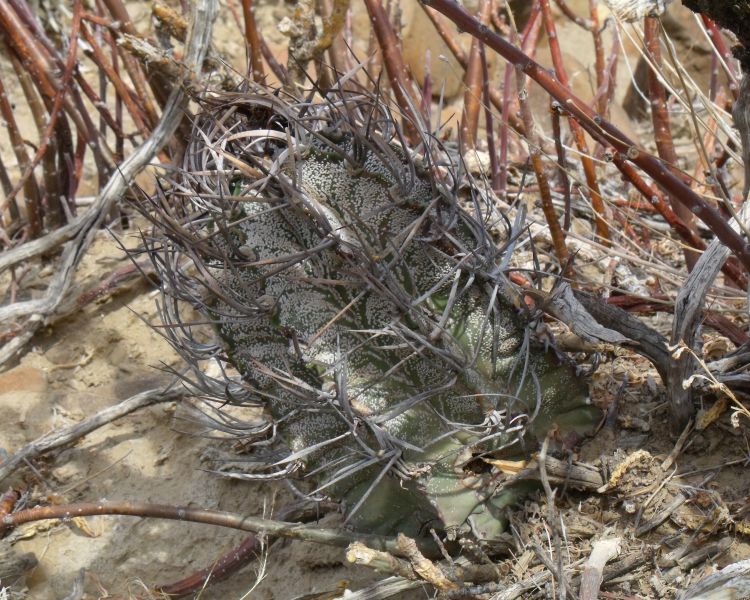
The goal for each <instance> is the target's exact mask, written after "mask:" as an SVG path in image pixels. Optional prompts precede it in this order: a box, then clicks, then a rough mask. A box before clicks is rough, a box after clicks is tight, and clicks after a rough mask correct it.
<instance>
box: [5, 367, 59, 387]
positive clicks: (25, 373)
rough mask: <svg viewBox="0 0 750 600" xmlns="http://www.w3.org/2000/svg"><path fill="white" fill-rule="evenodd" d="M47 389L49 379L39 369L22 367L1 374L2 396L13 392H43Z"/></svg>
mask: <svg viewBox="0 0 750 600" xmlns="http://www.w3.org/2000/svg"><path fill="white" fill-rule="evenodd" d="M46 389H47V377H46V375H45V374H44V373H43V372H42V371H40V370H39V369H35V368H34V367H28V366H26V365H20V366H18V367H16V368H15V369H11V370H10V371H6V372H5V373H0V394H9V393H11V392H43V391H45V390H46Z"/></svg>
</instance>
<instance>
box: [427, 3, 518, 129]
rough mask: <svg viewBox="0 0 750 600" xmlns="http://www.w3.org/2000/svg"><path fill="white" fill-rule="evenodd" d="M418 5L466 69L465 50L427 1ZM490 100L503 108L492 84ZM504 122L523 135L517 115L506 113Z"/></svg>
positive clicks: (499, 96) (497, 107)
mask: <svg viewBox="0 0 750 600" xmlns="http://www.w3.org/2000/svg"><path fill="white" fill-rule="evenodd" d="M420 6H422V10H424V13H425V14H426V15H427V17H428V18H429V19H430V21H432V24H433V25H434V26H435V31H437V32H438V34H439V35H440V37H441V38H442V40H443V42H445V45H446V46H448V49H449V50H450V51H451V54H453V57H454V58H455V59H456V61H458V64H460V65H461V67H462V68H463V69H464V70H466V69H467V68H468V66H469V58H468V57H467V56H466V52H464V51H463V48H461V45H460V44H459V43H458V40H456V38H455V37H454V36H453V34H452V33H451V32H450V31H449V30H448V28H447V27H446V25H445V23H444V22H443V21H442V19H441V18H440V16H439V15H437V14H436V13H435V12H433V11H431V10H430V9H429V8H427V3H420ZM490 101H491V102H492V105H493V106H494V107H495V108H496V109H497V110H499V111H502V110H503V106H504V102H503V96H501V95H500V93H499V92H498V91H497V90H496V89H495V88H494V86H493V87H490ZM506 122H507V123H508V124H509V125H510V126H511V127H512V128H513V129H515V130H516V131H518V132H519V133H521V134H522V135H523V131H524V129H523V123H522V121H521V119H520V118H519V117H518V116H517V115H515V114H514V113H512V112H510V113H508V115H507V119H506Z"/></svg>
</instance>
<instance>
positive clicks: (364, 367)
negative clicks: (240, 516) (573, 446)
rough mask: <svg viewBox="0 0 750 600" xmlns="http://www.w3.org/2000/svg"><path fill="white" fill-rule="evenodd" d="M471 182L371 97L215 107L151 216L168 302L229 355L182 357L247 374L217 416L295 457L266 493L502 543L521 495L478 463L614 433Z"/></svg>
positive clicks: (192, 350)
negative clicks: (537, 320)
mask: <svg viewBox="0 0 750 600" xmlns="http://www.w3.org/2000/svg"><path fill="white" fill-rule="evenodd" d="M460 172H461V170H460V168H459V165H457V164H456V165H454V164H451V162H450V154H449V153H448V152H446V151H445V149H444V148H441V147H440V146H439V145H438V144H437V142H436V141H435V140H434V139H432V138H430V137H429V136H427V135H424V139H423V142H422V143H421V144H419V145H418V146H416V147H413V148H408V147H406V143H405V142H404V141H403V138H402V137H401V136H400V135H398V131H397V129H396V128H395V126H394V121H393V119H392V116H391V115H390V114H389V112H388V110H387V109H385V108H384V107H383V106H381V105H379V104H378V103H377V102H376V101H375V99H373V98H370V97H368V96H366V95H356V94H351V93H342V94H339V95H337V96H336V97H329V98H327V99H325V100H319V101H317V102H312V101H308V102H296V101H293V100H283V99H282V98H281V97H279V96H277V95H274V94H272V93H270V92H263V91H258V92H256V93H253V94H242V95H240V94H238V95H234V96H222V97H221V98H219V99H217V98H214V99H211V100H207V101H206V104H205V105H204V113H203V115H202V116H201V117H200V118H199V119H198V121H197V125H196V129H195V132H194V136H193V139H192V141H191V144H190V145H189V148H188V150H187V155H186V159H185V167H184V169H183V170H182V172H180V173H179V174H178V175H177V177H175V178H174V179H173V181H172V182H171V184H170V188H169V192H168V193H165V194H164V195H163V196H162V197H161V199H158V200H154V201H153V202H152V204H151V206H152V209H153V210H152V217H153V219H154V222H155V223H156V224H157V236H156V237H155V238H154V241H153V242H152V244H151V251H152V256H154V257H155V263H156V264H157V266H158V267H159V270H160V271H161V273H162V279H163V281H165V291H166V293H167V295H168V296H170V297H171V298H176V299H180V300H187V301H189V302H191V303H192V304H193V306H195V307H196V308H197V309H198V310H199V311H200V312H201V313H202V314H203V315H204V316H205V317H206V318H207V319H208V320H209V321H210V322H211V323H212V324H213V326H214V328H215V333H216V336H217V338H218V340H219V341H218V343H217V344H216V345H211V344H208V343H205V341H204V342H203V343H198V342H196V341H195V340H194V339H193V340H189V337H190V336H189V335H187V334H185V335H182V337H180V335H178V334H177V333H174V334H173V338H174V340H175V343H176V344H177V345H178V346H179V347H180V348H181V350H183V352H184V353H185V354H187V355H188V357H189V358H190V359H191V360H192V362H193V363H194V364H198V361H196V359H201V358H209V357H220V358H221V359H222V360H224V361H226V362H228V363H229V364H230V365H231V366H233V367H234V368H236V370H237V371H238V372H239V373H240V374H241V376H242V382H241V384H239V385H238V384H237V383H236V382H235V383H234V384H232V385H230V386H229V387H228V388H227V389H228V390H229V392H228V393H227V394H226V397H223V398H220V400H221V401H224V402H226V401H227V400H229V401H234V402H256V403H260V404H261V405H262V406H263V407H264V408H265V409H266V413H267V415H268V418H269V422H270V423H272V425H273V427H272V430H273V432H274V435H275V437H277V438H279V440H280V442H283V446H284V448H286V455H284V456H279V455H278V453H277V454H276V455H275V457H274V458H273V459H271V458H270V457H271V456H274V455H271V454H269V455H268V456H269V459H268V463H267V465H266V469H265V470H264V471H263V472H257V473H256V474H255V475H251V476H257V477H258V478H269V477H285V478H286V477H295V478H298V479H302V480H306V481H307V482H308V483H307V484H306V485H307V492H309V493H311V494H315V495H316V496H320V495H327V496H330V497H332V498H334V499H337V500H339V501H341V502H342V503H343V504H344V506H345V508H346V512H347V518H348V522H349V523H350V524H351V525H352V526H353V527H355V528H357V529H359V530H365V531H369V532H373V533H394V532H396V531H401V532H404V533H407V534H411V535H417V534H419V533H420V532H425V531H429V528H430V527H434V528H436V529H442V530H445V529H447V528H461V527H463V528H464V530H469V529H470V530H471V531H472V532H473V533H474V534H475V535H476V536H477V537H478V538H482V539H492V538H493V537H494V536H496V535H497V534H498V533H499V532H501V531H502V528H503V526H504V521H503V517H502V509H503V507H504V506H507V505H508V504H509V503H511V502H513V501H515V500H517V498H518V491H517V490H516V489H515V488H514V487H512V486H510V487H508V486H504V485H502V478H503V476H502V474H500V473H496V472H494V471H493V468H492V467H491V465H490V464H489V463H487V462H486V461H483V460H482V459H483V458H508V457H522V456H524V455H528V453H529V452H530V451H531V450H533V448H534V445H535V444H537V442H538V440H539V439H540V438H542V437H544V435H545V433H546V432H547V431H548V430H549V429H550V428H551V427H552V425H553V424H556V425H558V426H559V427H560V428H561V430H566V429H568V430H570V429H572V428H578V429H586V428H590V427H591V425H592V424H593V423H594V422H595V420H596V410H595V409H594V408H593V407H591V406H590V405H589V403H588V393H587V387H586V385H585V383H584V382H583V381H582V380H581V379H580V378H579V377H578V376H577V375H576V373H575V370H574V368H573V367H572V366H571V365H570V364H566V363H565V362H564V361H561V359H560V358H559V357H558V356H557V355H556V354H555V353H554V352H553V351H552V350H546V349H545V348H544V347H543V346H542V345H541V344H540V343H538V342H537V341H535V339H534V337H533V334H532V333H531V328H530V327H529V326H528V315H527V314H526V312H525V311H526V310H527V309H526V307H525V305H524V304H523V302H521V301H519V300H518V295H517V293H516V292H514V290H513V288H512V286H511V285H510V284H509V283H508V281H507V280H506V279H505V277H504V275H503V273H504V272H505V271H506V270H507V268H508V267H507V259H508V257H509V252H510V247H511V246H512V244H513V243H516V242H517V240H518V239H519V238H520V236H521V231H522V230H521V228H520V227H515V228H512V227H510V225H509V223H508V222H507V221H505V220H503V219H502V218H501V217H500V216H499V215H498V214H497V212H496V210H495V209H493V207H492V205H491V204H490V203H489V200H488V198H487V196H486V194H485V193H484V192H483V189H482V187H481V186H479V185H477V184H475V183H472V182H471V181H469V180H468V179H466V178H465V177H462V176H461V175H460ZM459 197H463V198H464V200H465V202H464V204H466V205H467V206H468V207H469V208H468V209H466V208H461V207H460V206H459V201H458V198H459ZM502 228H505V229H507V231H505V230H503V231H500V234H499V235H498V231H499V230H500V229H502ZM177 305H178V303H176V302H172V303H167V304H166V307H165V311H164V312H165V316H166V318H167V320H169V321H172V325H173V327H171V328H170V331H173V332H174V331H182V332H183V333H184V332H186V331H187V325H185V324H184V323H183V322H181V318H180V316H179V314H178V311H177V308H176V307H177ZM176 326H177V327H176ZM268 441H269V440H268V439H264V440H263V443H264V447H266V448H267V447H268V446H269V444H268Z"/></svg>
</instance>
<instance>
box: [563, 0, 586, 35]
mask: <svg viewBox="0 0 750 600" xmlns="http://www.w3.org/2000/svg"><path fill="white" fill-rule="evenodd" d="M555 4H557V6H558V8H559V9H560V11H561V12H562V14H564V15H565V16H566V17H568V19H570V20H571V21H573V23H575V24H576V25H578V26H579V27H583V28H584V29H585V30H586V31H592V30H593V29H594V28H595V25H594V23H593V22H591V21H590V20H589V19H584V18H583V17H580V16H578V15H577V14H575V13H574V12H573V9H571V8H570V6H568V3H567V2H566V1H565V0H555Z"/></svg>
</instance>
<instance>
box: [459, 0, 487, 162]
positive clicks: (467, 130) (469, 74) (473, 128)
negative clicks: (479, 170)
mask: <svg viewBox="0 0 750 600" xmlns="http://www.w3.org/2000/svg"><path fill="white" fill-rule="evenodd" d="M491 8H492V3H491V1H490V0H480V2H479V8H478V10H477V15H478V18H479V20H480V21H481V22H482V23H483V24H484V25H485V26H487V25H488V24H489V22H490V9H491ZM481 44H482V42H480V41H479V40H478V39H476V38H474V39H473V40H472V41H471V52H470V53H469V63H468V65H467V67H466V73H465V74H464V86H465V92H464V107H463V111H462V113H461V143H462V144H463V147H464V149H465V150H470V149H473V148H474V147H475V146H476V142H477V128H478V126H479V107H480V105H481V100H480V97H481V94H482V82H483V77H482V58H481V56H480V47H481Z"/></svg>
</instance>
